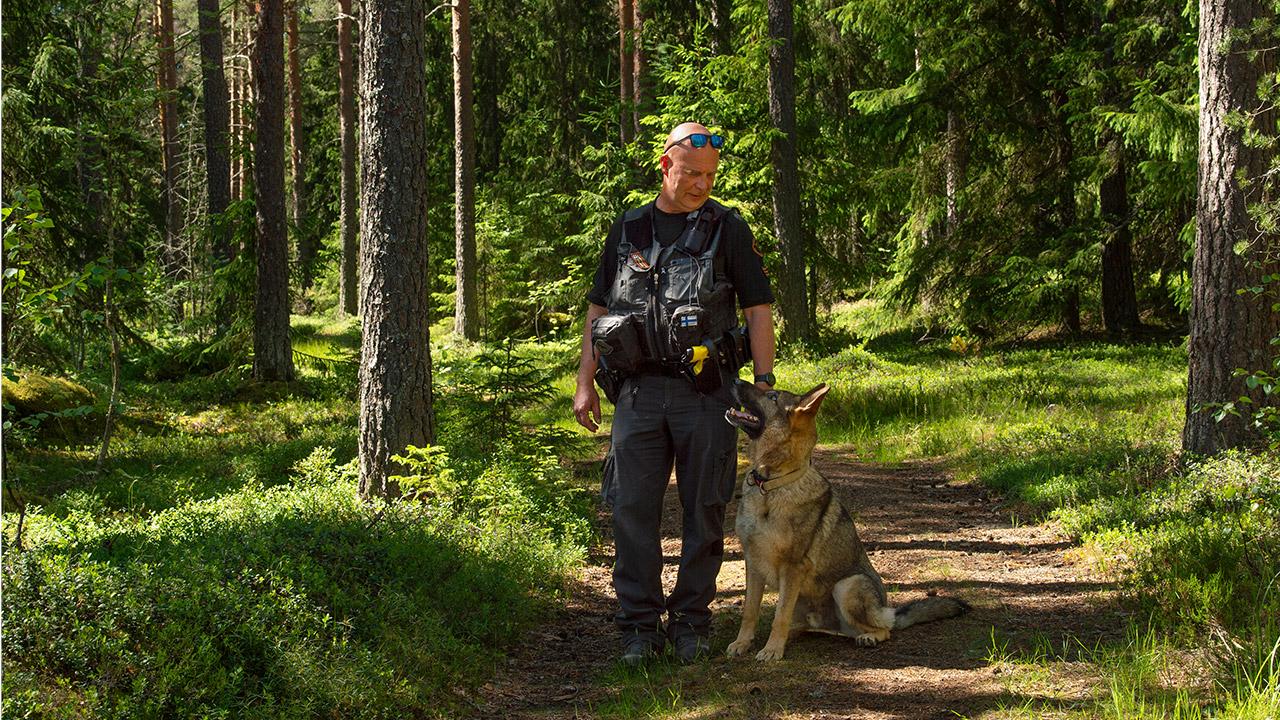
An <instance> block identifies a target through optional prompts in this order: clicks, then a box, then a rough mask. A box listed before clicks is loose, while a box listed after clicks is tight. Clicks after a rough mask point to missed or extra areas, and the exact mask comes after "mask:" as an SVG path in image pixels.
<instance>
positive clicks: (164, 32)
mask: <svg viewBox="0 0 1280 720" xmlns="http://www.w3.org/2000/svg"><path fill="white" fill-rule="evenodd" d="M155 33H156V47H157V49H158V53H157V54H158V61H159V62H157V64H156V91H157V94H158V95H159V104H160V133H161V143H162V146H163V147H162V153H161V155H162V160H163V164H164V171H163V173H162V175H163V179H164V185H163V191H162V193H161V204H162V206H163V207H164V248H163V250H162V251H161V258H160V266H161V268H162V269H163V270H164V274H165V277H166V278H168V280H169V283H170V287H172V286H173V285H174V284H176V283H177V282H178V281H180V280H181V279H182V251H181V248H180V247H179V245H180V243H181V237H182V206H181V205H180V204H179V197H178V104H177V102H176V100H175V98H176V97H177V93H178V68H177V61H176V58H175V57H174V51H173V0H156V15H155ZM169 297H170V302H171V308H170V310H171V312H172V313H173V315H174V319H175V320H178V321H181V320H182V296H181V295H179V294H178V293H177V292H176V291H175V292H173V293H171V294H170V296H169Z"/></svg>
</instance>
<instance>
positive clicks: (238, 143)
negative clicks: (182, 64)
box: [227, 0, 247, 200]
mask: <svg viewBox="0 0 1280 720" xmlns="http://www.w3.org/2000/svg"><path fill="white" fill-rule="evenodd" d="M246 24H247V21H246V19H245V17H244V13H243V11H242V10H241V8H240V0H232V3H231V24H230V31H231V57H230V58H229V59H228V60H229V64H230V66H231V82H230V85H231V126H230V128H229V130H230V132H229V136H228V138H227V141H228V144H229V145H230V147H229V148H228V149H229V151H230V154H231V199H232V200H243V199H244V184H245V183H244V98H245V91H244V77H243V75H242V74H241V72H240V54H241V53H242V52H243V51H244V43H243V42H242V41H241V35H242V32H243V31H242V28H243V27H244V25H246Z"/></svg>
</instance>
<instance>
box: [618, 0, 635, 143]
mask: <svg viewBox="0 0 1280 720" xmlns="http://www.w3.org/2000/svg"><path fill="white" fill-rule="evenodd" d="M631 2H632V0H618V67H619V73H618V74H619V79H620V80H621V83H620V84H621V89H620V90H619V95H618V112H619V113H620V114H619V116H618V128H619V130H618V136H619V138H620V139H621V140H622V144H623V145H627V144H629V143H630V142H631V140H632V139H633V138H634V137H635V107H634V105H633V103H634V102H635V97H634V96H635V91H634V89H633V88H632V87H631V85H632V83H633V82H635V56H634V55H633V54H632V51H631V30H632V22H633V21H634V20H635V14H634V11H633V10H632V7H631Z"/></svg>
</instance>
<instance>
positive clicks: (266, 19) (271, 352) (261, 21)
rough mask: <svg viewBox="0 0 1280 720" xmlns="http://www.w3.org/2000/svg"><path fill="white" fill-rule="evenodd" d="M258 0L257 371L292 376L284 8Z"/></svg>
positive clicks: (262, 376) (277, 0)
mask: <svg viewBox="0 0 1280 720" xmlns="http://www.w3.org/2000/svg"><path fill="white" fill-rule="evenodd" d="M282 2H283V0H258V28H257V37H256V39H255V42H254V51H253V85H254V96H255V98H256V99H257V103H256V112H255V113H254V153H253V155H254V157H253V179H254V185H255V190H256V194H257V203H256V205H257V213H258V232H257V242H256V245H257V247H256V252H257V262H258V277H257V291H256V292H255V293H254V311H253V377H254V379H256V380H292V379H293V352H292V349H291V347H290V343H289V238H288V233H287V228H286V223H285V208H284V27H283V26H284V8H283V7H282Z"/></svg>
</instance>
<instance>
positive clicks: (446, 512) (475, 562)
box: [3, 321, 591, 718]
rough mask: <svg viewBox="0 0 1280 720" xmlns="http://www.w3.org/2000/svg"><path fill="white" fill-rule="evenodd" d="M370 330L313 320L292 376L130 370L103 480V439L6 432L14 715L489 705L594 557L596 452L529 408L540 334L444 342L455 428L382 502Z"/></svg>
mask: <svg viewBox="0 0 1280 720" xmlns="http://www.w3.org/2000/svg"><path fill="white" fill-rule="evenodd" d="M357 331H358V329H357V327H356V324H355V323H353V322H351V321H347V322H345V323H320V322H315V321H301V322H299V323H297V325H296V327H295V331H294V333H295V336H296V339H297V340H298V343H297V347H299V348H301V349H303V350H304V351H305V352H306V353H308V354H309V355H311V356H313V357H314V358H319V359H316V360H314V361H313V362H300V363H299V370H300V378H299V379H298V380H297V381H296V382H292V383H287V384H284V383H275V384H257V383H251V382H246V381H245V380H244V379H243V377H241V376H240V375H239V374H238V373H237V372H236V371H235V370H234V369H233V370H232V371H230V372H223V373H220V374H218V375H215V376H205V377H185V378H183V379H181V380H178V381H161V382H153V381H151V380H149V379H148V376H146V375H142V376H131V377H130V378H129V380H128V382H127V383H126V387H125V392H124V393H123V397H124V403H125V406H124V409H123V418H122V421H121V424H120V426H119V428H118V430H117V433H116V440H115V442H114V443H113V446H112V453H111V456H110V458H109V459H108V461H107V463H106V465H105V467H104V471H103V472H102V473H101V474H95V473H93V472H92V467H93V457H94V453H93V448H92V447H91V446H66V445H63V446H55V445H49V444H47V443H46V444H36V443H34V442H28V443H26V444H14V443H13V442H11V440H12V438H9V437H6V451H8V452H6V456H7V457H6V461H7V463H8V465H9V467H8V468H7V473H6V478H5V481H6V496H7V497H6V507H5V509H6V513H5V515H4V550H5V553H4V569H3V571H4V577H3V581H4V594H3V612H4V620H5V629H4V639H5V642H4V660H3V661H4V672H3V698H4V701H3V702H4V706H3V713H4V715H5V716H6V717H7V716H10V715H12V716H14V717H20V716H31V717H36V716H51V717H58V716H68V717H104V718H113V717H114V718H148V717H153V718H163V717H261V718H275V717H319V716H324V717H386V718H401V717H454V716H456V715H458V714H460V713H463V712H465V711H467V709H468V708H470V707H471V706H472V701H471V699H470V698H471V695H472V691H473V689H474V688H475V687H477V686H478V685H479V684H481V683H482V682H483V681H484V680H485V679H487V678H489V677H491V676H492V674H493V673H494V672H495V670H496V668H497V667H498V666H499V660H500V658H501V656H502V653H503V651H504V649H505V648H507V647H508V646H509V645H510V644H511V643H512V642H514V641H515V640H516V639H517V638H519V637H520V636H521V634H522V632H523V631H524V629H525V628H526V627H527V626H528V624H529V623H530V622H531V621H533V620H534V619H536V618H537V617H539V616H540V615H542V614H544V613H545V612H547V611H548V610H549V609H550V608H551V607H553V604H554V601H555V598H556V597H557V595H558V592H559V590H560V587H561V583H562V582H563V579H564V578H565V577H567V576H568V574H570V573H571V572H572V571H573V569H574V568H576V567H577V566H579V565H580V564H581V562H582V559H583V557H584V553H585V548H586V547H587V545H588V544H589V542H590V540H591V537H590V535H591V533H590V524H589V517H590V508H591V501H590V495H589V494H588V493H586V492H584V491H581V490H580V489H578V488H579V485H581V484H582V483H581V482H579V481H578V479H577V478H575V477H574V475H573V472H574V471H573V466H572V465H570V464H567V463H565V462H564V461H563V459H564V458H571V457H575V456H577V455H579V454H584V453H588V452H589V451H590V450H591V448H589V447H586V446H582V445H580V444H579V441H578V440H576V439H574V438H572V437H570V436H568V435H567V434H566V433H565V432H563V431H559V430H556V429H554V428H550V429H548V428H543V427H541V426H540V425H539V424H538V423H537V422H536V420H533V419H531V418H536V416H537V414H538V413H540V412H542V410H541V409H540V405H541V404H544V403H546V402H548V401H549V400H548V399H549V397H550V387H551V386H550V380H549V375H548V373H547V372H546V371H545V370H543V369H541V368H540V367H538V366H537V365H536V364H534V363H532V362H531V361H529V359H528V356H529V355H530V354H532V355H534V356H535V357H536V356H537V352H538V351H537V350H536V349H535V350H533V351H532V353H528V352H527V351H526V349H525V348H514V347H507V348H485V347H482V346H460V347H450V348H446V347H443V346H441V347H438V348H435V350H436V352H437V353H438V354H437V357H448V358H450V362H451V363H452V364H453V365H454V366H455V367H454V368H452V369H450V368H449V367H448V365H445V366H444V368H443V369H444V370H445V372H441V373H439V374H438V377H437V385H436V388H435V390H436V399H437V405H436V409H437V412H438V437H437V445H434V446H431V447H429V448H422V449H418V450H413V449H411V450H409V451H407V452H408V454H409V455H410V456H411V457H410V459H409V461H408V462H407V467H408V468H409V472H410V474H412V473H415V472H417V473H420V474H421V476H422V477H423V478H425V480H423V482H420V483H419V485H418V486H417V487H413V483H412V482H407V483H406V485H407V486H408V489H409V490H411V491H412V492H411V497H410V498H409V499H406V500H403V501H398V502H393V503H378V502H375V503H366V502H364V501H362V500H360V499H359V498H358V494H357V492H356V480H355V474H356V472H355V465H354V461H353V458H354V456H355V453H356V427H357V410H358V406H357V403H356V401H355V393H354V385H355V373H354V366H353V365H352V364H350V363H349V362H347V359H348V358H350V357H351V352H352V349H353V348H355V347H358V337H356V336H355V333H356V332H357ZM159 352H167V350H166V349H164V348H161V349H160V350H159ZM175 352H179V353H180V354H181V355H182V357H183V358H185V357H187V355H188V354H189V353H190V350H189V349H188V348H186V347H182V348H178V349H177V350H176V351H175ZM295 359H296V358H295ZM181 365H182V363H181V362H175V361H171V360H169V359H165V358H159V359H155V360H154V361H153V362H152V363H151V364H150V365H148V367H151V366H155V367H175V366H181ZM415 453H420V454H421V456H422V457H421V458H419V459H416V460H415V459H413V457H412V456H413V455H414V454H415ZM422 458H426V459H425V460H424V459H422ZM424 463H425V464H424ZM432 463H434V464H435V465H438V466H439V467H428V465H431V464H432ZM446 481H447V482H446ZM19 508H21V511H19ZM20 523H21V528H22V535H21V537H20V538H19V536H18V528H19V526H20ZM19 543H20V544H19Z"/></svg>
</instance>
